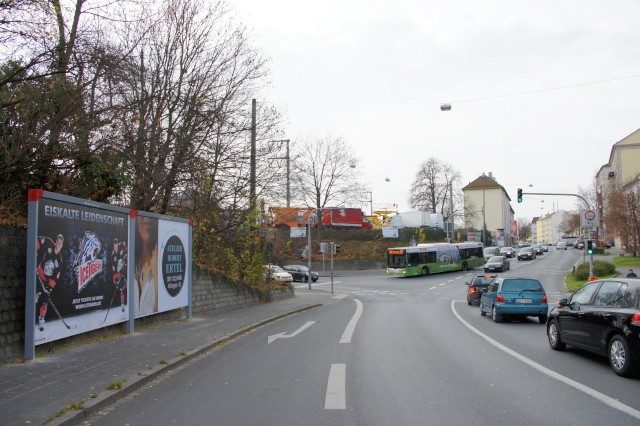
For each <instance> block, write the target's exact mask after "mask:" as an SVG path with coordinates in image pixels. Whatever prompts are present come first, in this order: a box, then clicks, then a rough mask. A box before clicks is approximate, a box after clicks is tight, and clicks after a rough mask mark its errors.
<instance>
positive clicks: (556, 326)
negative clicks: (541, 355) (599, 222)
mask: <svg viewBox="0 0 640 426" xmlns="http://www.w3.org/2000/svg"><path fill="white" fill-rule="evenodd" d="M547 337H548V340H549V345H550V346H551V348H552V349H554V350H557V351H561V350H563V349H564V348H565V346H566V345H570V346H574V347H576V348H580V349H584V350H586V351H590V352H594V353H596V354H599V355H603V356H606V357H607V358H609V364H610V365H611V368H612V369H613V371H615V373H616V374H617V375H619V376H624V377H633V376H637V375H638V374H640V280H639V279H636V278H611V279H609V278H607V279H602V280H596V281H592V282H590V283H588V284H586V285H584V286H583V287H581V288H580V289H579V290H578V291H576V292H575V293H573V295H571V297H570V298H568V299H560V300H559V301H558V306H556V307H554V308H553V309H552V310H551V312H550V313H549V318H548V320H547Z"/></svg>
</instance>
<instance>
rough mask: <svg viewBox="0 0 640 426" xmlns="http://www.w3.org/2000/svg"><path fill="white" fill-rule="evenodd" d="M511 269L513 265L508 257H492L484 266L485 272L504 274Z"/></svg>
mask: <svg viewBox="0 0 640 426" xmlns="http://www.w3.org/2000/svg"><path fill="white" fill-rule="evenodd" d="M509 269H511V264H510V263H509V259H507V257H506V256H491V257H490V258H489V260H487V263H485V264H484V271H485V272H494V271H495V272H504V271H508V270H509Z"/></svg>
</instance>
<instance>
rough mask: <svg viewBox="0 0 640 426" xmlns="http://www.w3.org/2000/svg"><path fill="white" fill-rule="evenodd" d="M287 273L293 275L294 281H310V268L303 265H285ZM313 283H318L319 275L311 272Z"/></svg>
mask: <svg viewBox="0 0 640 426" xmlns="http://www.w3.org/2000/svg"><path fill="white" fill-rule="evenodd" d="M282 269H284V270H285V271H287V272H288V273H290V274H291V276H292V277H293V280H294V281H304V282H305V283H306V282H308V281H309V268H307V267H306V266H303V265H285V266H283V267H282ZM311 281H313V282H314V283H315V282H316V281H318V273H317V272H315V271H311Z"/></svg>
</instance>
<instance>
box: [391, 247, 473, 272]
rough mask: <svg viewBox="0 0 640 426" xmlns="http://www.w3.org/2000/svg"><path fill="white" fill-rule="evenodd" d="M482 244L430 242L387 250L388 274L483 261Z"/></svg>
mask: <svg viewBox="0 0 640 426" xmlns="http://www.w3.org/2000/svg"><path fill="white" fill-rule="evenodd" d="M482 250H483V244H482V243H475V242H467V243H453V244H449V243H431V244H418V245H417V246H412V247H392V248H390V249H388V250H387V275H394V276H398V277H413V276H417V275H429V274H437V273H439V272H447V271H460V270H462V271H466V270H467V269H471V268H475V267H476V266H482V265H484V256H483V254H482Z"/></svg>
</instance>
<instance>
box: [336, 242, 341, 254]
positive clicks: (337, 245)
mask: <svg viewBox="0 0 640 426" xmlns="http://www.w3.org/2000/svg"><path fill="white" fill-rule="evenodd" d="M336 253H340V244H336Z"/></svg>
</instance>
